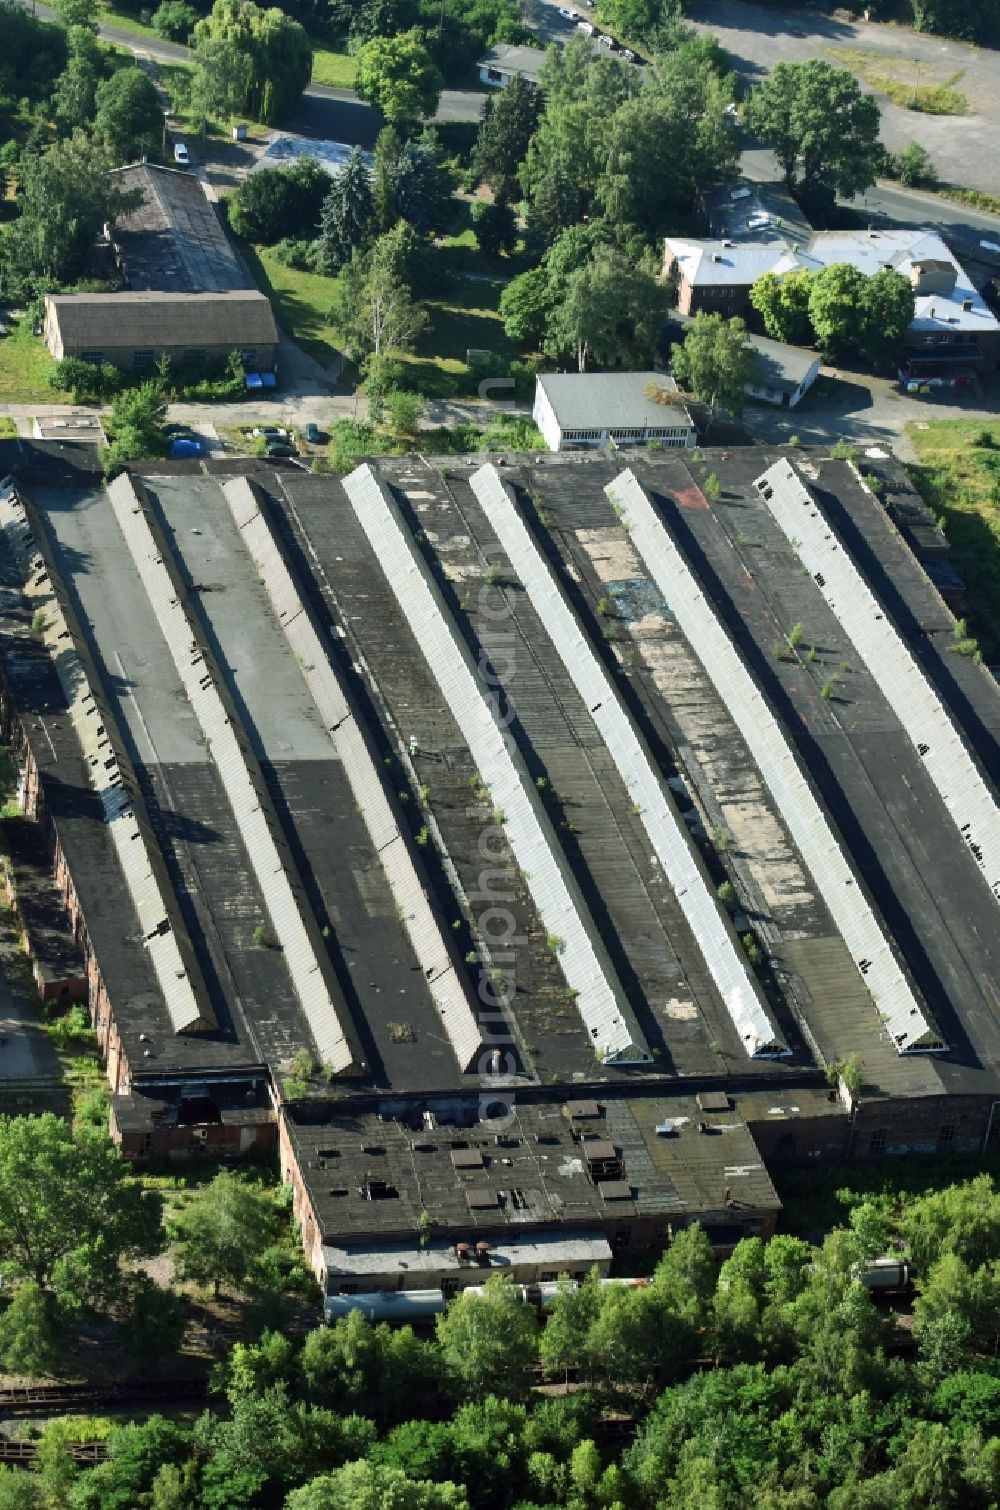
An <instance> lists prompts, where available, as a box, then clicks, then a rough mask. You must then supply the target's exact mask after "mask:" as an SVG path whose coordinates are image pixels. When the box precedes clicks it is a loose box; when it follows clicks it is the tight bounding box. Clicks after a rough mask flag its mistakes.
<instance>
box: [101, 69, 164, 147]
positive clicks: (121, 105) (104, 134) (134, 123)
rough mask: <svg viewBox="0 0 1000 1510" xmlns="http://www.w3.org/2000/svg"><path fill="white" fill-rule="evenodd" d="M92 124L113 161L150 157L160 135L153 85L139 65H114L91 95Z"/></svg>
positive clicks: (161, 113) (161, 133)
mask: <svg viewBox="0 0 1000 1510" xmlns="http://www.w3.org/2000/svg"><path fill="white" fill-rule="evenodd" d="M95 105H96V114H95V116H94V127H95V129H96V131H97V135H98V136H99V137H100V139H101V140H102V141H103V142H104V143H105V144H106V146H107V148H108V151H109V152H110V153H111V155H112V157H113V158H114V160H115V162H116V163H126V162H135V161H136V160H137V159H138V158H140V157H154V156H155V155H156V153H157V152H158V151H159V150H160V143H161V139H162V136H163V111H162V110H161V109H160V101H159V96H158V95H157V93H156V86H155V84H154V83H153V81H152V79H150V78H149V77H148V76H147V75H146V74H145V73H143V71H142V69H141V68H118V69H116V70H115V72H114V73H113V74H112V75H111V77H110V78H108V79H105V81H104V83H103V84H100V85H98V88H97V94H96V97H95Z"/></svg>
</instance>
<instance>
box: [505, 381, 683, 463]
mask: <svg viewBox="0 0 1000 1510" xmlns="http://www.w3.org/2000/svg"><path fill="white" fill-rule="evenodd" d="M657 394H661V395H662V398H660V397H657V396H656V395H657ZM532 414H533V418H534V421H535V424H536V425H537V426H538V428H539V430H540V431H541V433H542V435H543V436H544V437H545V444H546V445H547V446H548V448H549V450H550V451H576V450H589V449H593V448H599V447H601V446H606V445H608V444H609V443H611V442H613V443H614V445H615V446H618V447H625V446H641V445H646V444H647V443H648V442H649V441H656V442H657V443H658V444H659V445H661V446H664V447H671V448H675V449H685V448H687V447H690V446H693V445H694V444H695V428H694V421H693V420H692V418H691V415H690V414H689V413H688V410H687V408H686V407H685V405H684V402H683V400H682V399H681V397H680V394H679V393H678V390H677V384H676V383H675V382H674V380H673V378H671V377H667V376H665V375H664V374H663V373H660V372H553V373H546V374H545V375H544V376H543V377H540V378H538V380H537V382H536V384H535V405H534V409H533V411H532Z"/></svg>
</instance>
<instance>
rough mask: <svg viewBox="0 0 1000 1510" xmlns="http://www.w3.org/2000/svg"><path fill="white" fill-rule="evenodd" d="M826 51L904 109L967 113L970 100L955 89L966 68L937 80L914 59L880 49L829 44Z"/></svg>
mask: <svg viewBox="0 0 1000 1510" xmlns="http://www.w3.org/2000/svg"><path fill="white" fill-rule="evenodd" d="M825 51H826V52H827V54H828V55H829V56H830V57H831V58H832V59H833V60H834V61H835V62H836V63H839V64H840V66H841V68H848V69H850V71H851V73H853V74H856V75H857V77H858V78H859V79H864V81H865V83H866V84H870V85H871V86H872V88H873V89H877V90H878V91H879V93H880V94H884V95H885V96H886V97H887V98H888V99H890V100H892V102H893V104H894V105H902V106H903V108H904V109H905V110H917V111H919V112H920V113H921V114H922V115H965V114H967V112H968V109H969V102H968V100H967V99H966V98H965V95H964V94H963V93H962V92H961V90H960V89H956V88H955V85H956V84H959V83H961V81H962V78H963V77H964V74H965V70H964V68H960V69H959V70H958V72H957V73H953V74H950V75H949V76H948V77H947V78H946V79H939V80H937V82H935V81H934V80H933V79H930V78H928V77H927V75H928V73H929V71H930V70H927V69H925V68H924V67H923V66H922V65H921V64H920V63H917V62H916V60H915V59H910V58H898V59H896V58H887V57H885V56H884V54H882V53H880V52H866V51H865V49H864V48H861V47H827V48H826V49H825Z"/></svg>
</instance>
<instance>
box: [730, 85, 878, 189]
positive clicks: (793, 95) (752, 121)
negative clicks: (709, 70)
mask: <svg viewBox="0 0 1000 1510" xmlns="http://www.w3.org/2000/svg"><path fill="white" fill-rule="evenodd" d="M745 123H746V126H747V128H748V130H750V131H752V132H754V133H755V135H757V136H759V137H761V138H762V139H763V140H764V141H766V142H769V143H770V144H771V146H772V147H773V148H774V152H775V156H776V157H777V159H778V162H779V163H780V164H781V168H782V172H783V173H784V175H785V179H786V181H787V183H788V184H789V186H790V187H791V188H793V189H797V190H798V192H799V193H800V194H801V196H802V198H803V201H804V202H805V203H806V204H807V205H809V206H811V207H812V208H813V209H814V210H815V211H816V212H826V213H829V211H830V210H831V209H832V208H833V202H834V200H835V198H836V196H837V195H838V194H839V195H843V196H844V197H845V198H848V199H850V198H851V197H852V196H853V195H855V194H860V193H861V191H862V190H863V189H867V188H870V187H871V185H872V184H873V183H874V182H875V173H876V170H877V167H878V162H879V152H880V148H879V143H878V133H879V110H878V105H877V104H876V103H875V101H874V99H873V98H872V97H871V95H868V94H863V93H862V92H861V88H860V86H859V84H858V81H857V80H856V79H855V78H854V76H853V74H850V73H848V72H847V70H846V69H844V68H833V67H831V65H830V64H829V63H824V62H822V61H821V60H820V59H818V58H814V59H811V60H810V61H809V62H808V63H776V64H775V66H774V68H772V70H771V72H770V73H769V74H768V76H767V78H766V79H765V80H764V82H763V84H760V85H758V86H757V88H756V89H753V90H751V92H750V96H749V98H748V100H747V103H746V110H745Z"/></svg>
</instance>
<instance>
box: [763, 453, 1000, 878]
mask: <svg viewBox="0 0 1000 1510" xmlns="http://www.w3.org/2000/svg"><path fill="white" fill-rule="evenodd" d="M756 486H757V491H758V492H759V493H760V496H761V498H763V500H764V502H765V503H766V504H767V506H768V508H769V509H770V511H771V514H772V515H773V517H774V519H775V520H776V521H777V523H778V524H779V525H780V526H781V528H782V530H783V531H784V533H785V535H786V537H787V538H788V540H789V541H790V542H791V544H792V546H793V548H794V549H795V550H796V551H797V552H798V555H799V557H800V559H801V561H802V563H803V565H805V566H806V567H808V569H809V571H810V572H811V573H812V577H813V580H814V581H815V583H816V585H817V587H818V588H819V589H820V591H821V592H822V593H823V596H824V598H825V599H826V601H827V603H828V604H829V605H830V607H831V608H832V609H833V611H834V613H835V614H836V615H837V617H838V619H839V620H840V622H841V624H842V625H843V627H844V629H845V630H846V632H847V634H848V635H849V636H850V639H851V642H852V644H853V645H854V647H855V649H856V650H857V652H858V654H859V655H860V656H861V657H862V658H863V659H864V662H865V664H866V666H867V667H868V669H869V671H870V672H871V673H872V675H873V676H874V677H875V678H876V680H877V681H878V683H879V686H880V687H881V689H882V692H883V694H884V696H885V698H886V701H887V702H888V703H889V705H890V707H891V708H892V710H893V712H894V713H895V715H896V717H897V718H898V719H899V721H900V723H901V724H902V726H903V728H904V729H905V730H906V733H907V735H908V736H909V738H910V740H911V742H912V743H913V745H914V747H915V748H916V751H917V753H918V755H919V756H920V757H921V759H922V760H923V761H924V763H925V765H926V767H927V771H928V773H929V775H930V777H931V779H932V780H933V782H934V784H935V786H936V787H937V789H938V791H939V792H940V794H941V798H942V801H943V802H944V805H945V808H946V809H947V811H948V813H949V815H950V817H951V818H952V821H953V822H954V824H955V826H956V827H957V829H958V831H959V833H960V834H961V835H962V838H963V840H964V842H965V843H966V844H967V845H968V847H969V851H970V853H971V854H972V856H973V858H974V859H975V861H976V864H977V865H978V866H979V868H980V870H981V871H982V873H983V876H984V878H985V880H986V883H987V885H988V886H989V887H990V889H991V891H992V892H993V895H994V897H995V898H996V899H997V900H998V901H1000V808H998V806H997V802H996V798H995V795H994V793H993V791H991V789H990V787H989V785H988V784H987V782H986V781H985V780H984V778H983V775H982V772H981V771H980V770H979V768H978V765H977V763H976V761H975V760H974V758H973V756H972V754H971V753H970V751H969V750H968V748H967V747H966V744H965V742H964V740H963V739H962V736H961V734H960V732H959V731H958V729H957V728H956V727H955V725H954V723H953V722H952V720H951V718H950V717H949V716H948V713H947V712H946V710H945V708H944V706H943V704H942V703H941V701H940V699H939V698H938V696H937V694H936V692H935V691H934V689H933V687H932V686H931V684H930V683H929V682H928V680H927V678H926V677H925V676H924V674H923V672H922V671H921V669H920V667H919V666H918V664H917V662H916V661H915V660H914V658H913V657H912V655H911V654H910V652H909V650H908V649H907V647H906V645H905V644H904V642H903V640H902V638H901V637H900V635H899V634H898V632H897V631H896V629H895V627H894V625H893V624H892V621H891V620H890V619H889V617H888V616H887V614H886V610H885V608H884V607H883V605H882V604H881V603H880V602H879V601H878V599H877V598H876V597H875V594H874V593H873V592H872V590H871V588H870V587H869V586H868V584H867V583H866V582H865V580H864V578H863V577H862V575H861V573H860V572H859V570H858V568H857V566H856V565H855V563H854V562H853V561H852V559H851V556H850V554H849V552H848V551H847V550H846V549H845V547H844V544H843V542H842V540H840V539H839V538H838V537H837V535H836V534H835V532H834V530H833V528H832V525H831V524H830V521H829V519H827V518H826V516H825V515H824V514H823V513H822V512H821V510H820V507H819V503H818V501H817V499H816V497H815V495H814V494H813V493H812V492H811V491H810V489H809V488H808V487H807V486H806V484H805V483H804V482H803V480H802V478H801V477H800V476H799V475H798V473H797V472H796V471H795V468H794V467H793V466H792V464H791V463H790V462H789V461H787V460H782V461H779V462H775V463H774V465H773V466H771V467H769V468H768V470H767V471H766V472H764V473H763V474H762V475H761V477H760V478H758V480H757V484H756Z"/></svg>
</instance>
